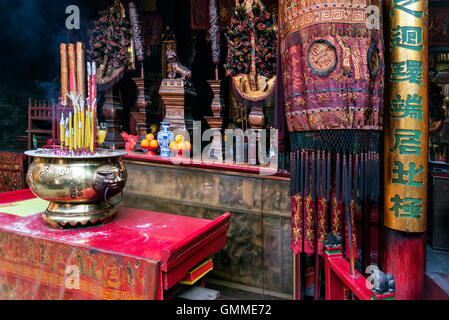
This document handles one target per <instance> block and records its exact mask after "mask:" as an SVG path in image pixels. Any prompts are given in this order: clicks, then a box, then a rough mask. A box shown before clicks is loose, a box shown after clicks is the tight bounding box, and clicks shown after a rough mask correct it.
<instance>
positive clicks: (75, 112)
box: [73, 106, 78, 150]
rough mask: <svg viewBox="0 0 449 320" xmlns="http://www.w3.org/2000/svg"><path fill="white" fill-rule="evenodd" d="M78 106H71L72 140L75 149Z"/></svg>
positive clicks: (76, 143)
mask: <svg viewBox="0 0 449 320" xmlns="http://www.w3.org/2000/svg"><path fill="white" fill-rule="evenodd" d="M77 109H78V107H77V106H73V129H74V130H73V134H74V141H73V148H74V149H75V150H76V149H78V110H77Z"/></svg>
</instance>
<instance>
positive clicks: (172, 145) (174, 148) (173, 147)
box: [170, 141, 178, 150]
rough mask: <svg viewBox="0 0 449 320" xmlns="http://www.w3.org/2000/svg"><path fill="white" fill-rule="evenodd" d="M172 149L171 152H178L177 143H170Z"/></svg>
mask: <svg viewBox="0 0 449 320" xmlns="http://www.w3.org/2000/svg"><path fill="white" fill-rule="evenodd" d="M170 149H171V150H176V149H178V144H177V143H176V141H172V142H170Z"/></svg>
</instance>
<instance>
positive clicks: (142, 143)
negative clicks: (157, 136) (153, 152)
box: [140, 139, 150, 147]
mask: <svg viewBox="0 0 449 320" xmlns="http://www.w3.org/2000/svg"><path fill="white" fill-rule="evenodd" d="M140 145H141V146H142V147H149V146H150V141H148V140H147V139H143V140H142V142H141V143H140Z"/></svg>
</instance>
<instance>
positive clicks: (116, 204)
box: [104, 187, 123, 207]
mask: <svg viewBox="0 0 449 320" xmlns="http://www.w3.org/2000/svg"><path fill="white" fill-rule="evenodd" d="M108 191H109V187H106V190H104V201H105V202H106V203H107V204H108V205H110V206H111V207H116V206H118V205H119V203H120V202H122V199H123V190H120V199H118V201H116V202H111V201H110V200H109V199H108Z"/></svg>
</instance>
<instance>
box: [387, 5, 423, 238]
mask: <svg viewBox="0 0 449 320" xmlns="http://www.w3.org/2000/svg"><path fill="white" fill-rule="evenodd" d="M387 4H388V5H387V12H389V15H390V29H389V45H390V54H391V65H390V77H389V79H388V80H389V85H390V101H391V102H390V103H389V110H387V113H386V117H385V122H386V125H385V220H384V221H385V225H386V226H387V227H389V228H391V229H394V230H399V231H405V232H415V233H421V232H424V231H425V230H426V208H427V205H426V204H427V156H428V89H427V87H428V63H427V60H428V30H427V28H428V27H427V6H426V1H425V0H389V1H387Z"/></svg>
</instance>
